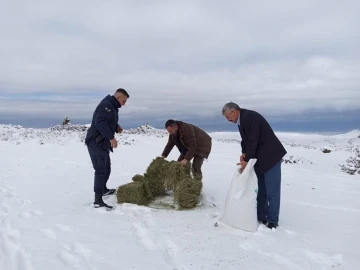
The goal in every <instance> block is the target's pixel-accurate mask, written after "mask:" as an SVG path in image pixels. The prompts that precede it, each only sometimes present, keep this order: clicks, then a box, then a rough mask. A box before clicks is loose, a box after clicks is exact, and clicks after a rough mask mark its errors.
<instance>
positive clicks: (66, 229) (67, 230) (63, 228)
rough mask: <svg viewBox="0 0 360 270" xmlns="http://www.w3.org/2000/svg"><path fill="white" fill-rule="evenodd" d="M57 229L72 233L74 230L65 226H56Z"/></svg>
mask: <svg viewBox="0 0 360 270" xmlns="http://www.w3.org/2000/svg"><path fill="white" fill-rule="evenodd" d="M55 227H56V229H58V230H59V231H62V232H72V229H71V228H70V227H68V226H66V225H63V224H56V225H55Z"/></svg>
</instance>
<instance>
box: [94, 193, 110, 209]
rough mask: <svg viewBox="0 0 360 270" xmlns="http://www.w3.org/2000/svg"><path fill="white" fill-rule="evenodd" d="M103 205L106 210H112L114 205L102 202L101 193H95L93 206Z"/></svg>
mask: <svg viewBox="0 0 360 270" xmlns="http://www.w3.org/2000/svg"><path fill="white" fill-rule="evenodd" d="M100 207H105V208H106V210H112V209H113V208H114V207H113V206H110V205H107V204H106V203H104V201H103V199H102V196H101V194H95V202H94V208H100Z"/></svg>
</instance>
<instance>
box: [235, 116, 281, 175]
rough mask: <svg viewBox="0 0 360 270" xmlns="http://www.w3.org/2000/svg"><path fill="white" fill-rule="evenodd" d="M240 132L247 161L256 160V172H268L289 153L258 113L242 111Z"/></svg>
mask: <svg viewBox="0 0 360 270" xmlns="http://www.w3.org/2000/svg"><path fill="white" fill-rule="evenodd" d="M239 131H240V135H241V139H242V141H241V148H242V153H245V161H246V162H248V161H249V160H250V159H252V158H256V159H257V161H256V163H255V167H254V168H255V171H256V172H259V173H264V172H266V171H268V170H269V169H271V168H272V167H273V166H274V165H275V164H276V163H278V162H279V161H280V160H281V159H282V157H283V156H285V155H286V153H287V152H286V150H285V148H284V146H283V145H282V144H281V142H280V140H279V139H278V138H277V137H276V135H275V133H274V131H273V130H272V128H271V127H270V125H269V123H268V122H267V121H266V120H265V118H264V117H263V116H262V115H261V114H259V113H258V112H255V111H251V110H247V109H241V110H240V127H239Z"/></svg>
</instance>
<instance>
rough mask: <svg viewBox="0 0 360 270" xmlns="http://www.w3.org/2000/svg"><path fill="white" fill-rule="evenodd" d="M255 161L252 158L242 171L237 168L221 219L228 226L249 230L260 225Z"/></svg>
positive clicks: (254, 229) (252, 230)
mask: <svg viewBox="0 0 360 270" xmlns="http://www.w3.org/2000/svg"><path fill="white" fill-rule="evenodd" d="M255 163H256V159H250V160H249V162H248V163H247V165H246V167H245V170H244V171H243V172H242V173H240V170H239V169H238V170H236V172H235V174H234V177H233V179H232V182H231V186H230V189H229V191H228V193H227V196H226V200H225V205H224V207H223V209H222V213H221V215H220V219H219V221H220V222H222V223H224V224H226V225H228V226H231V227H234V228H237V229H241V230H244V231H249V232H254V231H256V230H257V229H258V226H259V224H258V220H257V210H256V207H257V202H256V197H257V190H258V182H257V176H256V173H255V170H254V165H255Z"/></svg>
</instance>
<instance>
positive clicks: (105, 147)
mask: <svg viewBox="0 0 360 270" xmlns="http://www.w3.org/2000/svg"><path fill="white" fill-rule="evenodd" d="M128 98H129V94H128V93H127V92H126V90H124V89H122V88H120V89H118V90H116V92H115V93H114V95H112V96H111V95H108V96H106V97H105V98H104V99H103V100H102V101H101V102H100V103H99V104H98V105H97V107H96V109H95V111H94V114H93V118H92V122H91V126H90V128H89V129H88V131H87V134H86V138H85V144H86V145H87V148H88V152H89V155H90V158H91V162H92V165H93V167H94V170H95V176H94V192H95V201H94V207H96V208H98V207H106V208H108V209H112V206H109V205H107V204H106V203H105V202H104V201H103V199H102V196H105V195H111V194H114V193H115V189H108V188H107V186H106V183H107V181H108V179H109V176H110V172H111V161H110V151H111V152H113V148H116V147H117V141H116V139H115V132H116V133H121V132H122V131H123V129H122V127H121V126H120V125H119V124H118V120H119V116H118V113H119V108H121V106H124V105H125V103H126V101H127V99H128Z"/></svg>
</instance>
